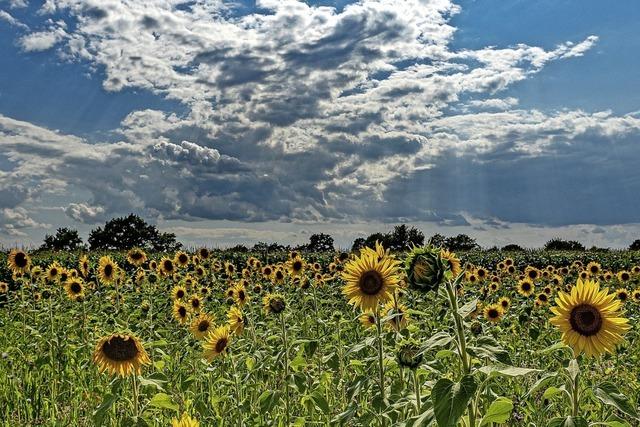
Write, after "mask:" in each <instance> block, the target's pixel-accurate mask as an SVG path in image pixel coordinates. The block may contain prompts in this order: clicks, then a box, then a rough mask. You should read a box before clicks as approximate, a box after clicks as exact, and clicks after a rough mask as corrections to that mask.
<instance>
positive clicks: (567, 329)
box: [550, 280, 630, 357]
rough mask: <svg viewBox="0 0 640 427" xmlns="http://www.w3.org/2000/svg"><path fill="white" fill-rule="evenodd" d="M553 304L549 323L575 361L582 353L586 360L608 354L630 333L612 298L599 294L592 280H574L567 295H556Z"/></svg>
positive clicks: (618, 303) (615, 299)
mask: <svg viewBox="0 0 640 427" xmlns="http://www.w3.org/2000/svg"><path fill="white" fill-rule="evenodd" d="M555 302H556V304H557V305H556V306H555V307H552V308H551V311H552V312H553V313H554V314H555V316H554V317H553V318H552V319H551V320H550V322H551V323H552V324H553V325H555V326H557V327H558V328H559V329H560V331H561V332H562V341H563V342H564V343H565V344H566V345H568V346H570V347H571V348H572V349H573V352H574V355H575V356H576V357H577V356H578V355H579V354H580V353H582V352H584V353H585V354H586V355H587V356H598V355H600V354H602V353H605V352H608V353H612V352H613V351H614V349H615V347H616V345H617V344H618V343H619V342H620V341H622V336H623V335H624V333H625V332H626V331H628V330H629V329H630V326H629V325H628V319H626V318H624V317H622V316H621V313H620V307H621V304H620V301H618V300H617V298H616V294H615V293H609V290H608V289H602V290H601V289H600V286H599V285H598V284H597V283H596V282H594V281H592V280H586V281H583V280H578V283H577V284H576V286H574V287H573V288H572V289H571V293H565V292H560V293H559V294H558V297H557V298H556V300H555Z"/></svg>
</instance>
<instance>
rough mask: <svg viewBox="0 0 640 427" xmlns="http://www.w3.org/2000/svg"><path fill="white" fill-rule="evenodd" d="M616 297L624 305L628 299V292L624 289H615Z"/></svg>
mask: <svg viewBox="0 0 640 427" xmlns="http://www.w3.org/2000/svg"><path fill="white" fill-rule="evenodd" d="M616 297H617V298H618V300H620V302H621V303H623V304H624V303H625V302H627V300H628V299H629V291H627V290H626V289H625V288H618V289H616Z"/></svg>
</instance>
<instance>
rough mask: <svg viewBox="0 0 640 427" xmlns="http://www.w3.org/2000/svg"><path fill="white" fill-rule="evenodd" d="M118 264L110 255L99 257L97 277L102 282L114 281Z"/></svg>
mask: <svg viewBox="0 0 640 427" xmlns="http://www.w3.org/2000/svg"><path fill="white" fill-rule="evenodd" d="M117 270H118V265H117V264H116V263H115V261H114V260H113V259H111V257H110V256H108V255H105V256H102V257H100V261H99V262H98V277H99V278H100V281H101V282H102V283H104V284H111V283H113V282H114V281H115V279H116V276H117Z"/></svg>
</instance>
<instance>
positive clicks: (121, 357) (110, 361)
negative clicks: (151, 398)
mask: <svg viewBox="0 0 640 427" xmlns="http://www.w3.org/2000/svg"><path fill="white" fill-rule="evenodd" d="M93 362H94V363H95V364H96V365H98V369H99V371H100V372H104V371H107V372H109V373H110V374H111V375H119V376H121V377H125V376H129V375H132V374H137V375H139V374H140V372H141V370H142V366H143V365H148V364H149V363H151V360H150V359H149V356H148V355H147V352H146V351H145V349H144V347H143V346H142V344H141V343H140V340H138V338H137V337H135V336H133V335H129V334H113V335H109V336H106V337H103V338H101V339H100V341H98V344H97V345H96V348H95V350H94V352H93Z"/></svg>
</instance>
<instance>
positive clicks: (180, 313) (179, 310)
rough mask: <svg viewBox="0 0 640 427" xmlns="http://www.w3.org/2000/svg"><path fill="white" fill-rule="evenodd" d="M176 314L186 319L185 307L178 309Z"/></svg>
mask: <svg viewBox="0 0 640 427" xmlns="http://www.w3.org/2000/svg"><path fill="white" fill-rule="evenodd" d="M178 314H179V315H180V317H186V316H187V309H186V308H185V307H180V308H179V309H178Z"/></svg>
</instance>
